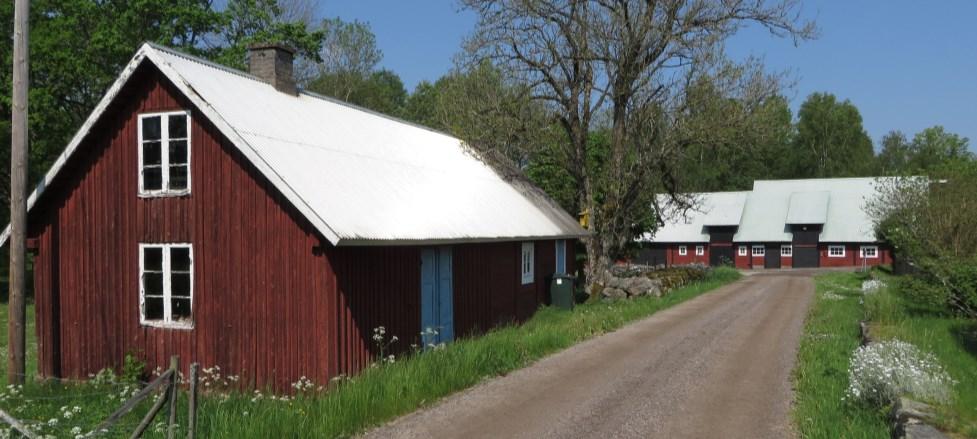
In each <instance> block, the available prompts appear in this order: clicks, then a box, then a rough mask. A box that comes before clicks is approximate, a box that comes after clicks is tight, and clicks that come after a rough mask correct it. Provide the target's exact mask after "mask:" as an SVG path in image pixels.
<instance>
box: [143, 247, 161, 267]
mask: <svg viewBox="0 0 977 439" xmlns="http://www.w3.org/2000/svg"><path fill="white" fill-rule="evenodd" d="M142 254H143V262H142V266H143V269H144V270H146V271H163V249H161V248H159V247H147V248H144V249H142Z"/></svg>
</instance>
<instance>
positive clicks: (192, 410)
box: [0, 355, 200, 439]
mask: <svg viewBox="0 0 977 439" xmlns="http://www.w3.org/2000/svg"><path fill="white" fill-rule="evenodd" d="M199 368H200V365H199V364H197V363H193V364H191V365H190V382H189V395H188V397H187V400H188V402H189V413H188V414H187V415H188V419H187V438H188V439H194V437H195V436H196V429H197V379H198V376H197V372H198V369H199ZM179 376H180V357H178V356H175V355H174V356H172V357H170V367H169V369H167V370H166V371H165V372H163V373H162V374H160V376H159V377H157V378H156V379H155V380H153V381H152V382H150V383H149V384H147V385H146V387H143V388H142V389H141V390H139V391H138V392H136V394H134V395H132V397H130V398H129V399H128V400H127V401H126V402H124V403H123V404H122V406H121V407H119V408H118V409H117V410H116V411H114V412H112V414H111V415H109V417H108V418H105V420H104V421H102V422H101V423H100V424H98V426H97V427H95V429H94V430H92V433H90V436H98V435H101V434H104V433H107V432H108V431H109V429H110V428H112V426H114V425H115V424H116V423H118V422H119V420H120V419H122V418H123V417H124V416H125V415H127V414H129V412H131V411H132V410H133V409H135V408H136V406H138V405H139V403H141V402H142V401H143V400H145V399H146V398H148V397H149V396H150V395H152V394H153V393H154V392H155V391H157V390H159V389H161V388H162V389H163V393H162V394H161V395H159V399H157V400H156V401H155V402H154V403H153V405H152V407H150V409H149V411H148V412H146V414H145V415H144V416H143V418H142V420H141V421H140V422H139V425H138V426H137V427H136V429H135V430H134V431H133V432H132V435H131V436H130V439H136V438H140V437H142V435H143V433H145V432H146V429H147V428H149V425H150V424H151V423H152V422H153V419H155V418H156V416H157V415H158V414H159V412H160V411H162V409H163V405H168V406H169V417H168V419H167V431H166V437H167V439H174V438H175V437H176V430H177V422H176V409H177V396H178V394H179V392H180V379H179ZM164 386H165V387H164ZM0 421H3V422H4V423H6V424H8V425H10V426H11V427H13V429H14V430H16V431H17V432H18V433H20V434H21V435H23V436H24V437H26V438H27V439H38V438H39V437H40V436H38V435H37V434H36V433H34V432H33V431H32V430H31V429H30V428H28V427H27V426H26V425H24V423H23V422H21V421H20V420H18V419H17V418H14V417H13V416H11V415H10V414H8V413H7V412H5V411H3V410H0Z"/></svg>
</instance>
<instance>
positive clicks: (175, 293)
mask: <svg viewBox="0 0 977 439" xmlns="http://www.w3.org/2000/svg"><path fill="white" fill-rule="evenodd" d="M139 307H140V309H139V317H140V318H139V321H140V322H141V323H143V324H145V325H150V326H166V327H183V328H189V327H192V326H193V246H191V245H190V244H139Z"/></svg>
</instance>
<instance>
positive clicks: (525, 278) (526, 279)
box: [522, 242, 535, 285]
mask: <svg viewBox="0 0 977 439" xmlns="http://www.w3.org/2000/svg"><path fill="white" fill-rule="evenodd" d="M534 253H535V249H534V247H533V243H531V242H524V243H522V284H523V285H526V284H531V283H533V277H534V275H533V259H534Z"/></svg>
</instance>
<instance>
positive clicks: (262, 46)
mask: <svg viewBox="0 0 977 439" xmlns="http://www.w3.org/2000/svg"><path fill="white" fill-rule="evenodd" d="M262 49H278V50H284V51H286V52H288V53H290V54H292V55H294V54H295V48H293V47H292V46H289V45H287V44H284V43H254V44H250V45H248V50H262Z"/></svg>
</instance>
